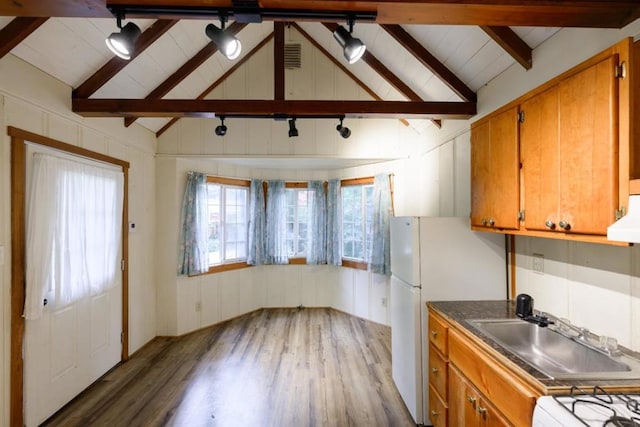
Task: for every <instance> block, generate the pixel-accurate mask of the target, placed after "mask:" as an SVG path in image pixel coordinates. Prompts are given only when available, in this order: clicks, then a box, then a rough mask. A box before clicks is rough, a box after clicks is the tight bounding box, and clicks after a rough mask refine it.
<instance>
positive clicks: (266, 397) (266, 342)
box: [44, 308, 414, 427]
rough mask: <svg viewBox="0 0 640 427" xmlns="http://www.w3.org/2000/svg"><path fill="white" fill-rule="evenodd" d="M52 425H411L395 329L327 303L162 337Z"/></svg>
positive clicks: (273, 311) (62, 412)
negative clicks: (401, 390) (398, 374)
mask: <svg viewBox="0 0 640 427" xmlns="http://www.w3.org/2000/svg"><path fill="white" fill-rule="evenodd" d="M44 425H47V426H89V425H91V426H123V425H126V426H165V425H166V426H189V427H192V426H248V425H252V426H274V427H282V426H411V425H414V423H413V422H412V420H411V416H410V415H409V413H408V411H407V409H406V408H405V406H404V404H403V402H402V400H401V398H400V396H399V394H398V392H397V390H396V388H395V386H394V384H393V381H392V379H391V333H390V329H389V328H388V327H386V326H382V325H378V324H375V323H372V322H368V321H365V320H362V319H358V318H355V317H352V316H349V315H347V314H345V313H342V312H339V311H336V310H333V309H323V308H313V309H302V310H298V309H263V310H259V311H255V312H252V313H249V314H246V315H244V316H242V317H239V318H237V319H233V320H230V321H228V322H224V323H222V324H219V325H216V326H213V327H211V328H207V329H205V330H201V331H197V332H194V333H192V334H189V335H187V336H184V337H180V338H156V339H154V340H153V341H152V342H151V343H150V344H149V345H147V346H145V347H144V348H143V349H141V350H140V351H139V352H138V353H136V354H135V355H134V356H132V357H131V358H130V359H129V361H127V362H126V363H124V364H122V365H120V366H118V367H116V368H114V369H113V370H111V371H110V372H108V373H107V374H106V375H104V376H103V377H102V378H101V379H99V380H98V381H96V382H95V383H94V384H93V385H92V386H91V387H90V388H89V389H87V390H86V391H85V392H83V393H82V394H81V395H80V396H78V397H77V398H76V399H74V400H73V401H72V402H70V403H69V404H68V405H67V406H65V407H64V408H63V409H62V410H60V411H59V412H58V413H57V414H55V415H54V416H53V417H51V418H50V419H49V420H47V422H46V423H45V424H44Z"/></svg>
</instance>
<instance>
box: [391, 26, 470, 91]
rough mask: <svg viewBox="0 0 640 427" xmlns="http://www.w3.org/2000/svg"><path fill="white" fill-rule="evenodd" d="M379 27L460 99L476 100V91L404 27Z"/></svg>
mask: <svg viewBox="0 0 640 427" xmlns="http://www.w3.org/2000/svg"><path fill="white" fill-rule="evenodd" d="M381 27H382V28H383V29H384V30H385V31H386V32H387V33H389V35H390V36H391V37H393V38H394V39H395V40H396V41H397V42H398V43H400V44H401V45H402V47H404V48H405V49H406V50H407V51H408V52H409V53H411V54H412V55H413V56H414V57H415V58H416V59H417V60H418V61H419V62H420V63H421V64H422V65H423V66H425V67H426V68H427V69H428V70H429V71H431V72H432V73H433V74H434V75H435V76H436V77H438V78H439V79H440V80H441V81H442V82H443V83H444V84H445V85H447V87H449V89H451V90H452V91H453V92H454V93H455V94H456V95H458V96H459V97H460V98H461V99H462V100H464V101H471V102H476V100H477V96H476V93H475V92H474V91H473V90H471V89H470V88H469V86H467V85H466V84H465V83H464V82H463V81H462V80H460V79H459V78H458V76H456V75H455V74H454V73H453V72H451V70H449V69H448V68H447V67H446V66H445V65H444V64H443V63H442V62H440V61H439V60H438V59H437V58H436V57H435V56H433V55H432V54H431V52H429V51H428V50H427V49H426V48H425V47H424V46H422V44H420V42H419V41H417V40H416V39H414V38H413V37H412V36H411V35H410V34H409V33H407V32H406V31H405V30H404V28H402V27H401V26H400V25H390V24H384V25H381Z"/></svg>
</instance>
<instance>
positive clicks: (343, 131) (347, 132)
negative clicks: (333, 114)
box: [336, 118, 351, 139]
mask: <svg viewBox="0 0 640 427" xmlns="http://www.w3.org/2000/svg"><path fill="white" fill-rule="evenodd" d="M343 120H344V119H343V118H341V119H340V123H339V124H338V126H336V130H337V131H338V133H339V134H340V136H341V137H343V138H344V139H347V138H349V137H350V136H351V129H349V128H348V127H346V126H343V125H342V121H343Z"/></svg>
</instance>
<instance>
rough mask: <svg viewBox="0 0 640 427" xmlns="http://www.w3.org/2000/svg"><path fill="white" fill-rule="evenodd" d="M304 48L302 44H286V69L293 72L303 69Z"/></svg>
mask: <svg viewBox="0 0 640 427" xmlns="http://www.w3.org/2000/svg"><path fill="white" fill-rule="evenodd" d="M301 57H302V46H301V45H300V43H285V45H284V68H286V69H289V70H292V69H296V68H300V67H302V58H301Z"/></svg>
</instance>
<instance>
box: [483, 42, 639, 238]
mask: <svg viewBox="0 0 640 427" xmlns="http://www.w3.org/2000/svg"><path fill="white" fill-rule="evenodd" d="M639 61H640V45H634V43H633V40H632V39H630V38H627V39H624V40H622V41H621V42H619V43H617V44H615V45H614V46H612V47H610V48H609V49H606V50H605V51H603V52H601V53H600V54H598V55H595V56H594V57H592V58H590V59H589V60H587V61H585V62H583V63H582V64H579V65H577V66H575V67H574V68H572V69H570V70H568V71H567V72H565V73H563V74H561V75H560V76H558V77H556V78H554V79H552V80H551V81H549V82H547V83H545V84H543V85H541V86H540V87H538V88H536V89H534V90H532V91H530V92H529V93H527V94H525V95H523V96H521V97H520V98H518V99H516V100H514V101H512V102H510V103H509V104H507V105H505V106H504V107H502V108H500V109H499V110H497V111H496V112H494V113H491V114H489V115H488V116H486V117H484V118H482V119H480V120H478V122H476V123H474V124H473V125H472V126H471V172H472V177H471V192H472V194H471V205H472V206H471V227H472V228H473V229H474V230H481V231H496V232H502V233H507V234H516V235H527V236H536V237H551V238H560V239H571V240H581V241H589V242H600V243H614V244H615V242H610V241H608V240H607V239H606V237H605V236H606V234H607V227H609V226H610V225H611V224H613V223H614V222H615V220H616V219H617V218H618V217H620V216H621V215H624V213H625V211H626V209H627V206H628V198H629V194H630V180H631V182H633V179H634V178H640V172H639V171H640V154H638V153H640V150H638V149H636V146H637V145H638V141H639V140H640V122H638V120H637V119H636V117H635V116H636V115H637V108H638V105H640V86H639V85H638V84H637V71H636V69H637V68H638V67H639V66H640V62H639ZM514 118H515V120H514ZM507 141H515V142H513V145H512V146H510V145H508V144H507ZM499 144H502V145H500V147H501V150H500V153H501V157H497V155H496V154H495V153H496V150H495V148H494V146H498V145H499ZM494 161H495V163H494ZM496 171H502V172H501V173H502V175H500V174H499V173H498V172H496ZM638 181H640V180H638ZM638 187H639V188H640V186H638ZM516 205H517V206H516ZM494 212H499V213H494Z"/></svg>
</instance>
